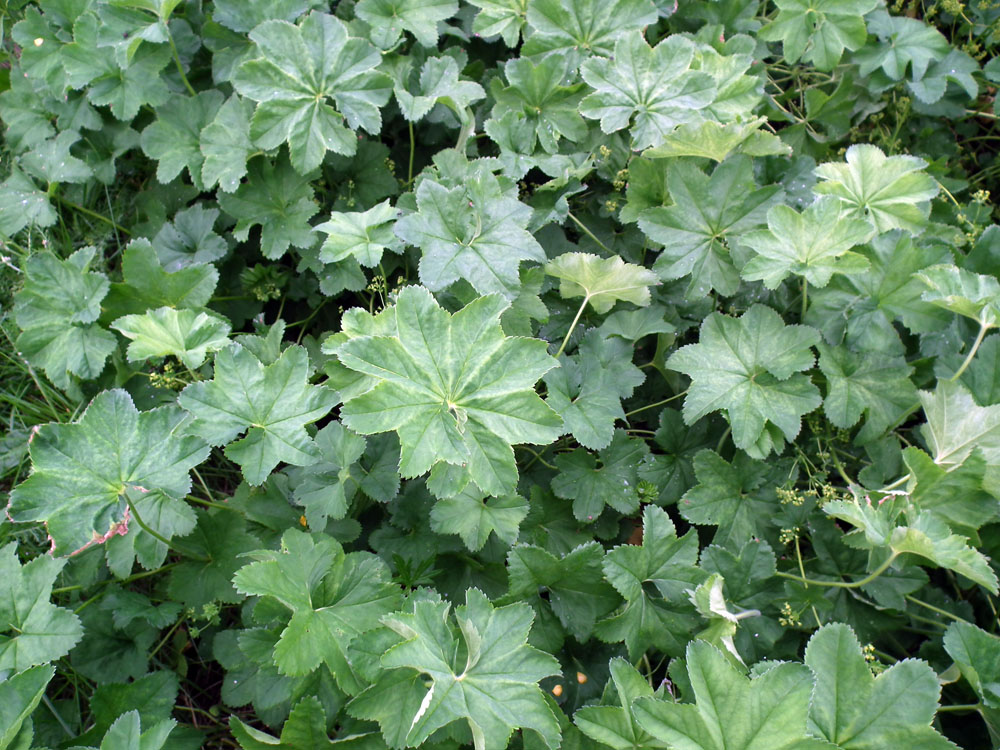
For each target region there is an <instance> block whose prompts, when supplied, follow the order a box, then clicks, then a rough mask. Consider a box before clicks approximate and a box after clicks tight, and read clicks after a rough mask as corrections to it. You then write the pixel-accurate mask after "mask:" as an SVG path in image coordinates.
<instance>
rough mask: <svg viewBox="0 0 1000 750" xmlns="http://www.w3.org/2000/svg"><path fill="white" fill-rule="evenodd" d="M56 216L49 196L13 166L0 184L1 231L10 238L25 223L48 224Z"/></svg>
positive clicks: (23, 226)
mask: <svg viewBox="0 0 1000 750" xmlns="http://www.w3.org/2000/svg"><path fill="white" fill-rule="evenodd" d="M57 219H58V215H57V214H56V212H55V210H54V209H53V208H52V204H51V203H49V198H48V196H47V195H46V194H45V193H43V192H42V191H41V190H39V189H38V187H37V186H36V185H35V183H34V182H32V181H31V179H30V178H28V177H27V176H26V175H25V174H24V173H23V172H21V171H20V170H18V169H12V170H11V172H10V176H9V177H8V178H7V179H6V180H4V181H3V184H2V185H0V232H2V233H3V234H5V235H7V236H8V237H12V236H13V235H15V234H17V233H18V232H20V231H21V230H22V229H24V228H25V227H26V226H29V225H33V226H39V227H50V226H52V225H53V224H55V223H56V220H57Z"/></svg>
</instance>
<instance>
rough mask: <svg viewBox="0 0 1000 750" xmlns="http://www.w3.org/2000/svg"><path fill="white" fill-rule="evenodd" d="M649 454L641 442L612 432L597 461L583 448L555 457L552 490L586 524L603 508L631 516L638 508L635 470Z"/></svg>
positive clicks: (599, 513) (618, 432) (620, 431)
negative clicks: (555, 472)
mask: <svg viewBox="0 0 1000 750" xmlns="http://www.w3.org/2000/svg"><path fill="white" fill-rule="evenodd" d="M648 455H649V448H648V447H647V446H646V444H645V443H644V442H643V441H642V440H637V439H633V438H629V437H628V435H627V434H626V432H625V431H624V430H615V433H614V437H613V438H612V440H611V443H610V444H609V445H608V446H607V447H606V448H604V449H602V450H601V451H600V452H599V453H598V456H599V459H600V462H599V463H600V465H598V459H597V458H595V457H594V455H593V454H592V453H589V452H588V451H585V450H584V449H583V448H577V449H576V450H574V451H572V452H570V453H563V454H560V455H558V456H556V459H555V465H556V468H558V469H559V474H558V475H557V476H556V477H554V478H553V479H552V491H553V492H555V493H556V495H558V496H559V497H563V498H566V499H567V500H572V501H573V515H574V516H576V518H577V520H578V521H582V522H586V523H589V522H591V521H593V520H595V519H596V518H598V517H599V516H600V515H601V513H602V512H603V511H604V508H605V507H611V508H614V509H615V510H617V511H618V512H620V513H625V514H629V513H634V512H635V511H636V510H638V508H639V492H638V487H639V479H638V477H637V470H638V467H639V465H640V463H641V462H642V461H643V459H645V458H646V456H648Z"/></svg>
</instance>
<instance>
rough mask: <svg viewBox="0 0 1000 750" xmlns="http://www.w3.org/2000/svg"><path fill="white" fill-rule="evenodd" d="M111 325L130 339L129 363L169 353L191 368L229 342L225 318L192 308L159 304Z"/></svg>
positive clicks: (227, 323)
mask: <svg viewBox="0 0 1000 750" xmlns="http://www.w3.org/2000/svg"><path fill="white" fill-rule="evenodd" d="M111 327H112V328H114V329H115V330H116V331H118V332H119V333H121V334H122V335H123V336H124V337H125V338H127V339H129V340H131V342H132V343H130V344H129V345H128V351H127V354H128V359H129V361H130V362H141V361H143V360H146V359H149V358H150V357H166V356H168V355H173V356H175V357H177V359H179V360H180V361H181V362H183V363H184V366H185V367H187V368H189V369H191V370H195V369H197V368H199V367H201V365H202V363H204V361H205V357H206V356H208V353H209V352H216V351H218V350H219V349H221V348H222V347H224V346H226V344H228V343H229V321H227V320H225V319H223V318H219V317H217V316H215V315H211V314H209V313H206V312H196V311H195V310H175V309H174V308H172V307H160V308H157V309H155V310H149V311H147V312H146V313H144V314H143V315H126V316H124V317H122V318H118V320H116V321H115V322H114V323H112V324H111Z"/></svg>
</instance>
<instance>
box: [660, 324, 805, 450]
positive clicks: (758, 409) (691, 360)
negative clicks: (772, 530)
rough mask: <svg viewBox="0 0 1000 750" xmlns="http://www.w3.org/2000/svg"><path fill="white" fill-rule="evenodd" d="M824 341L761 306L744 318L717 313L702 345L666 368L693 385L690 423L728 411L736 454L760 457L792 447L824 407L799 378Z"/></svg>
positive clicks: (687, 413) (687, 411) (688, 400)
mask: <svg viewBox="0 0 1000 750" xmlns="http://www.w3.org/2000/svg"><path fill="white" fill-rule="evenodd" d="M818 342H819V333H818V332H817V331H816V330H815V329H813V328H809V327H808V326H786V325H785V324H784V322H783V321H782V320H781V317H780V316H779V315H778V314H777V313H776V312H774V310H772V309H770V308H769V307H765V306H763V305H754V306H753V307H751V308H750V309H749V310H748V311H747V312H746V313H744V314H743V315H742V316H741V317H740V318H730V317H728V316H725V315H721V314H719V313H712V314H711V315H710V316H709V317H708V318H706V319H705V321H704V322H703V323H702V326H701V337H700V340H699V342H698V343H697V344H689V345H687V346H684V347H681V348H680V349H678V350H677V351H676V352H674V354H672V355H671V356H670V359H668V360H667V367H669V368H670V369H673V370H677V371H678V372H683V373H684V374H686V375H688V376H689V377H690V378H691V387H690V388H689V389H688V394H687V396H686V397H685V399H684V421H685V422H686V423H687V424H694V423H695V422H696V421H697V420H699V419H701V418H702V417H704V416H705V415H706V414H709V413H711V412H713V411H724V412H725V414H726V417H727V418H728V419H729V424H730V426H731V427H732V430H733V442H734V443H736V446H737V447H738V448H742V449H743V450H745V451H747V453H749V454H750V455H751V456H753V457H755V458H763V457H764V456H766V455H767V454H768V453H770V452H771V450H772V449H775V450H779V449H780V447H781V445H782V443H781V436H782V435H784V437H785V439H787V440H793V439H794V438H795V436H796V435H797V434H798V432H799V427H800V420H801V417H802V415H803V414H808V413H809V412H811V411H812V410H813V409H815V408H816V407H817V406H819V405H820V403H821V402H822V399H821V398H820V395H819V391H818V390H817V388H816V386H814V385H813V384H812V382H811V381H810V380H809V378H808V376H806V375H802V374H800V372H799V371H801V370H808V369H809V368H811V367H812V365H813V361H814V360H813V353H812V350H811V349H810V348H809V347H811V346H814V345H815V344H817V343H818ZM769 425H774V426H775V427H776V428H777V429H778V430H780V433H779V432H776V431H773V430H771V429H769V427H768V426H769Z"/></svg>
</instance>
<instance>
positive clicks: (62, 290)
mask: <svg viewBox="0 0 1000 750" xmlns="http://www.w3.org/2000/svg"><path fill="white" fill-rule="evenodd" d="M95 253H96V248H93V247H85V248H82V249H80V250H77V251H76V252H75V253H73V254H72V255H71V256H70V257H69V258H67V259H66V260H59V259H58V258H56V257H55V256H54V255H52V254H51V253H37V254H35V255H32V256H31V257H30V258H29V259H28V260H27V262H26V263H25V264H24V276H25V281H24V286H23V287H22V288H21V290H20V291H19V292H18V293H17V294H16V295H15V296H14V319H15V321H16V322H17V325H18V327H20V328H21V330H22V333H21V335H20V336H19V337H18V338H17V348H18V351H20V352H21V354H22V355H24V356H25V357H26V358H27V359H28V361H29V362H31V363H32V364H34V365H36V366H38V367H41V368H42V369H44V370H45V374H46V375H48V377H49V379H50V380H51V381H52V382H53V383H55V384H56V385H57V386H59V387H60V388H64V389H65V388H68V387H69V386H70V384H71V382H72V379H71V377H70V376H77V377H81V378H95V377H97V376H98V375H100V374H101V371H102V370H103V369H104V362H105V360H107V358H108V355H109V354H111V352H113V351H114V349H115V346H116V342H115V339H114V335H113V334H111V333H109V332H108V331H105V330H104V329H103V328H101V327H100V326H99V325H97V324H96V323H95V322H94V321H96V320H97V318H98V316H99V315H100V313H101V300H103V299H104V297H105V295H106V294H107V292H108V289H109V284H108V279H107V277H106V276H105V275H104V274H103V273H98V272H96V271H90V270H88V269H89V267H90V263H91V261H93V259H94V255H95Z"/></svg>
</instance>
